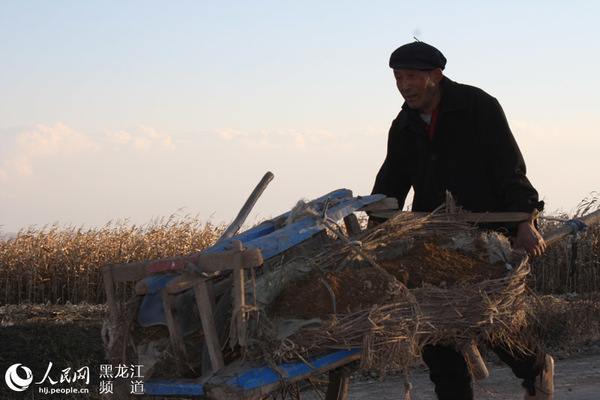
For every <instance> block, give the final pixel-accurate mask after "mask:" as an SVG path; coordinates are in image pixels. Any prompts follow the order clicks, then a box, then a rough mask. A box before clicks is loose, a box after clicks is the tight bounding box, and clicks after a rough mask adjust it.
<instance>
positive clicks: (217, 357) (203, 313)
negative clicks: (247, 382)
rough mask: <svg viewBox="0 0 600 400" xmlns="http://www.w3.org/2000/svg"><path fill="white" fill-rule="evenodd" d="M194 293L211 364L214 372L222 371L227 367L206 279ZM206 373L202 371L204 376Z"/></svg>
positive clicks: (198, 285) (202, 280) (195, 288)
mask: <svg viewBox="0 0 600 400" xmlns="http://www.w3.org/2000/svg"><path fill="white" fill-rule="evenodd" d="M194 293H195V295H196V304H197V305H198V312H199V314H200V320H201V321H202V331H203V332H204V340H205V342H206V345H207V347H208V355H209V357H210V363H211V365H212V369H213V371H216V370H218V369H221V368H223V367H224V366H225V361H224V360H223V354H222V353H221V345H220V344H219V336H218V334H217V329H216V327H215V320H214V318H213V307H212V306H211V304H212V303H213V302H214V301H211V299H210V295H209V293H208V287H207V285H206V279H201V280H200V282H198V283H197V284H196V286H194ZM205 372H206V371H202V373H203V374H204V373H205Z"/></svg>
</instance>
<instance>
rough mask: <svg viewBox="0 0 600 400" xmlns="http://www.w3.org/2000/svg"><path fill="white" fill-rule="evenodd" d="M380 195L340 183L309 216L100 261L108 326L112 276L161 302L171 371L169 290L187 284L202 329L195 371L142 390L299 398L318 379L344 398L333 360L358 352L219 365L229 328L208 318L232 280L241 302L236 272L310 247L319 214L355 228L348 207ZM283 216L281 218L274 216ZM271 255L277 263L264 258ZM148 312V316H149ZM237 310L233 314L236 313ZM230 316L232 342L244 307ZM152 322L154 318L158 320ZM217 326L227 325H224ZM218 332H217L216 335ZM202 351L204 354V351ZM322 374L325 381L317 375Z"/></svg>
mask: <svg viewBox="0 0 600 400" xmlns="http://www.w3.org/2000/svg"><path fill="white" fill-rule="evenodd" d="M385 200H386V199H384V197H383V196H381V195H375V196H366V197H353V196H352V193H351V192H350V191H349V190H346V189H340V190H337V191H334V192H331V193H329V194H326V195H325V196H322V197H320V198H318V199H316V200H313V201H312V202H310V203H309V206H310V209H311V210H312V212H313V213H314V212H315V210H316V211H317V212H316V215H313V216H310V217H304V218H301V219H299V220H298V221H296V222H293V221H292V222H290V215H291V211H290V212H288V213H285V214H282V215H280V216H279V217H277V218H274V219H272V220H269V221H266V222H264V223H262V224H260V225H258V226H256V227H254V228H252V229H250V230H247V231H245V232H243V233H241V234H238V235H235V236H233V237H230V238H226V239H225V240H220V241H219V242H217V244H215V245H214V246H213V247H211V248H209V249H206V250H204V251H202V252H201V253H198V254H194V255H190V256H182V257H174V258H168V259H161V260H152V261H144V262H136V263H130V264H123V265H106V266H105V267H104V283H105V288H106V295H107V302H108V307H109V313H110V321H109V323H110V326H111V328H112V329H114V328H116V326H117V324H118V320H119V315H120V313H122V309H121V307H120V306H119V304H118V302H117V300H116V297H115V285H116V284H117V283H120V282H135V291H136V294H137V295H140V296H144V301H143V302H142V309H141V310H140V312H143V309H144V307H145V305H144V303H154V304H155V305H156V303H157V302H159V303H160V305H162V310H163V311H164V314H161V315H163V317H160V316H159V317H157V318H158V319H159V320H160V318H164V321H162V323H164V324H166V325H167V326H168V330H169V339H170V341H171V345H172V348H173V352H174V356H175V359H176V361H177V367H178V370H181V372H184V371H185V370H186V360H188V357H189V354H188V353H189V349H187V348H186V345H185V341H184V334H183V332H182V329H181V325H180V322H179V318H180V317H181V315H178V312H177V307H176V304H175V303H176V302H175V296H177V295H178V294H180V293H182V292H184V291H193V296H194V297H195V304H196V306H197V308H198V312H199V315H200V320H201V323H202V331H203V335H204V341H205V344H204V354H203V358H206V359H208V360H209V363H208V364H207V363H205V364H207V365H210V367H209V368H205V369H204V370H203V371H202V373H201V376H197V377H194V378H192V379H176V378H174V379H168V380H165V379H152V378H151V379H149V380H147V381H145V382H144V390H145V392H146V393H147V394H148V395H153V396H163V397H165V396H174V397H184V398H195V397H205V398H213V399H260V398H268V397H275V398H276V397H281V398H300V394H299V389H298V383H299V382H301V381H308V382H309V384H311V386H312V387H315V388H317V387H320V386H323V387H324V388H325V389H324V392H326V395H325V396H326V397H324V398H326V399H344V398H345V397H346V392H347V385H348V378H347V374H345V372H344V371H343V370H341V369H340V367H341V366H343V365H345V364H348V363H350V362H352V361H354V360H357V359H359V358H360V352H359V351H358V350H343V351H335V352H332V353H330V354H326V355H324V356H320V357H317V358H313V359H309V360H307V363H305V362H297V363H288V364H282V365H278V366H277V368H276V369H274V368H271V367H269V366H267V365H264V364H263V365H261V364H257V363H249V362H245V361H244V360H239V359H238V360H235V361H233V362H231V363H229V364H228V365H225V361H224V358H223V354H222V352H221V347H222V346H221V345H222V342H223V338H222V336H223V332H224V331H228V330H229V325H228V323H226V324H224V322H223V321H222V320H217V321H215V317H214V316H215V307H216V304H217V301H219V299H220V298H221V297H224V296H222V295H223V293H225V292H226V291H228V290H231V288H232V287H233V292H234V296H233V298H234V299H235V301H234V304H233V310H234V314H233V315H236V312H235V311H236V310H239V309H240V308H243V307H244V275H245V274H244V271H245V270H248V269H250V268H255V269H256V272H257V273H260V272H261V271H260V270H261V269H264V268H269V266H270V265H273V264H279V265H280V264H281V260H280V259H281V258H284V257H288V258H289V257H292V255H290V252H294V250H296V253H298V252H302V251H306V249H303V247H302V246H309V245H310V243H312V245H313V246H314V245H315V244H316V245H317V247H318V243H319V241H318V240H315V238H318V237H319V235H324V234H325V232H324V229H325V227H324V225H323V224H322V221H323V217H327V218H328V219H332V220H335V221H342V220H343V221H344V222H345V226H346V229H347V231H348V232H349V233H350V234H352V233H356V232H357V230H360V226H359V223H358V220H357V217H356V215H355V214H354V212H355V211H361V210H369V209H371V210H372V209H377V208H381V207H383V208H389V206H387V205H385V204H382V203H385ZM283 221H288V223H287V224H284V223H282V222H283ZM274 259H277V263H269V261H270V260H274ZM155 314H160V313H153V314H152V315H151V316H150V317H149V318H154V317H155ZM238 314H240V313H238ZM241 315H242V317H240V318H237V319H236V321H235V322H234V325H235V328H236V331H237V332H238V335H237V338H238V343H239V344H240V345H242V346H243V345H244V344H245V343H244V341H245V331H246V330H245V328H246V327H245V324H246V320H245V317H244V313H241ZM158 322H159V323H160V322H161V321H158ZM223 325H227V326H226V327H225V326H223ZM220 336H221V338H220ZM206 353H208V354H206ZM324 374H328V375H329V377H328V379H326V381H327V382H326V384H325V385H323V382H322V380H320V379H319V382H318V383H317V382H316V380H317V378H319V377H321V376H323V375H324Z"/></svg>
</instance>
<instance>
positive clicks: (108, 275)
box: [102, 264, 119, 328]
mask: <svg viewBox="0 0 600 400" xmlns="http://www.w3.org/2000/svg"><path fill="white" fill-rule="evenodd" d="M112 269H113V266H112V265H108V264H106V265H104V266H103V267H102V276H103V278H104V290H105V292H106V303H107V304H108V316H109V321H110V327H111V328H114V327H116V326H117V321H118V320H119V308H118V307H117V299H116V296H115V282H114V279H113V275H112Z"/></svg>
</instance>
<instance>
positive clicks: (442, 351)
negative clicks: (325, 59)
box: [373, 41, 554, 400]
mask: <svg viewBox="0 0 600 400" xmlns="http://www.w3.org/2000/svg"><path fill="white" fill-rule="evenodd" d="M445 65H446V58H445V57H444V55H443V54H442V53H441V52H440V51H439V50H438V49H436V48H435V47H433V46H430V45H428V44H426V43H423V42H419V41H416V42H413V43H409V44H406V45H404V46H401V47H400V48H398V49H397V50H395V51H394V52H393V53H392V55H391V58H390V67H391V68H392V69H393V70H394V77H395V78H396V85H397V87H398V90H399V91H400V94H401V95H402V97H403V98H404V100H405V103H404V105H403V106H402V110H401V111H400V113H399V114H398V117H397V118H396V119H395V120H394V122H393V123H392V127H391V128H390V132H389V137H388V149H387V156H386V159H385V161H384V163H383V165H382V167H381V169H380V171H379V173H378V174H377V178H376V181H375V186H374V188H373V193H381V194H385V195H387V196H389V197H395V198H397V199H398V202H399V203H400V208H402V207H403V205H404V201H405V199H406V196H407V194H408V192H409V190H410V189H411V187H412V188H413V189H414V199H413V205H412V209H413V211H433V210H434V209H435V208H437V207H438V206H440V205H441V204H442V203H443V202H444V201H445V196H446V191H449V192H450V193H451V194H452V195H453V198H454V199H455V201H456V202H457V204H458V205H459V206H461V207H462V208H464V209H465V210H469V211H473V212H485V211H490V212H503V211H521V212H528V213H531V212H534V210H536V209H537V210H538V211H541V210H542V208H543V206H544V204H543V202H540V201H539V200H538V194H537V191H536V190H535V189H534V188H533V186H532V185H531V183H530V182H529V180H528V179H527V177H526V170H525V162H524V160H523V157H522V155H521V152H520V150H519V148H518V146H517V143H516V141H515V139H514V137H513V135H512V133H511V131H510V128H509V126H508V122H507V120H506V117H505V115H504V112H503V111H502V108H501V107H500V104H499V103H498V101H497V100H496V99H495V98H493V97H491V96H490V95H488V94H487V93H485V92H484V91H483V90H481V89H478V88H476V87H473V86H467V85H463V84H459V83H456V82H453V81H452V80H450V79H448V78H447V77H445V76H444V75H443V72H442V71H443V69H444V67H445ZM484 228H487V229H495V230H498V231H500V232H503V233H505V234H506V235H507V236H509V237H511V238H512V239H513V243H514V244H515V246H517V247H522V248H524V249H525V250H526V251H527V252H528V253H529V254H531V255H533V256H539V255H541V254H542V253H543V252H544V251H545V248H546V245H545V243H544V240H543V238H542V237H541V235H540V234H539V232H538V231H537V229H536V227H535V225H534V222H533V220H528V221H525V222H521V223H512V224H511V223H508V224H507V223H504V224H496V225H493V224H490V225H487V226H485V227H484ZM523 341H524V344H525V345H526V346H527V347H528V348H529V349H530V350H531V352H526V353H524V354H521V353H516V354H515V353H511V352H510V351H509V350H508V349H506V348H504V347H502V346H497V347H494V348H493V350H494V351H495V352H496V353H497V354H498V355H499V357H500V358H501V359H502V360H503V361H504V362H505V363H507V364H508V365H509V366H510V367H511V368H512V370H513V372H514V373H515V375H516V376H517V377H519V378H521V379H523V386H524V387H525V388H526V393H525V399H551V398H552V392H553V383H552V379H553V378H552V377H553V368H554V367H553V363H554V362H553V359H552V357H550V356H548V355H546V354H545V353H544V352H543V351H542V350H541V349H540V347H539V345H538V344H537V343H536V342H535V340H534V339H533V338H532V337H531V335H529V334H527V333H524V335H523ZM423 360H424V361H425V363H426V364H427V365H428V367H429V369H430V377H431V380H432V381H433V383H434V384H435V390H436V393H437V395H438V398H439V399H449V400H450V399H452V400H462V399H465V400H466V399H469V400H470V399H473V388H472V382H471V375H470V373H469V368H468V366H467V364H466V362H465V360H464V358H463V356H462V355H461V354H460V353H458V352H457V351H456V350H455V349H454V348H449V347H444V346H427V347H425V349H424V350H423Z"/></svg>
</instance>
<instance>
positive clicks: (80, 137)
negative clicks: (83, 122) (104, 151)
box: [0, 122, 100, 181]
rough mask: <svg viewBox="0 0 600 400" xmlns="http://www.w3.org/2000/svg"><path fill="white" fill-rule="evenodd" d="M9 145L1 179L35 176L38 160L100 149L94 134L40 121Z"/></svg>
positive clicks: (18, 134)
mask: <svg viewBox="0 0 600 400" xmlns="http://www.w3.org/2000/svg"><path fill="white" fill-rule="evenodd" d="M8 147H9V148H8V149H5V153H6V152H8V153H9V154H8V155H7V156H6V158H5V159H4V161H3V163H2V167H1V169H0V179H1V180H4V181H6V180H8V179H10V177H11V176H31V175H33V174H34V167H33V164H34V162H35V161H36V160H38V159H41V158H48V157H54V156H61V157H63V156H69V155H77V154H82V153H85V152H90V151H96V150H98V149H99V148H100V146H99V145H98V144H97V143H95V142H94V141H93V140H92V139H91V138H90V137H88V136H86V135H84V134H82V133H79V132H76V131H75V130H73V129H72V128H70V127H69V126H67V125H65V124H62V123H60V122H59V123H56V124H54V125H51V126H47V125H42V124H38V125H35V126H32V127H30V128H27V129H26V130H25V131H23V132H20V133H17V134H16V135H15V136H14V141H13V142H12V143H11V144H9V146H8Z"/></svg>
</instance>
